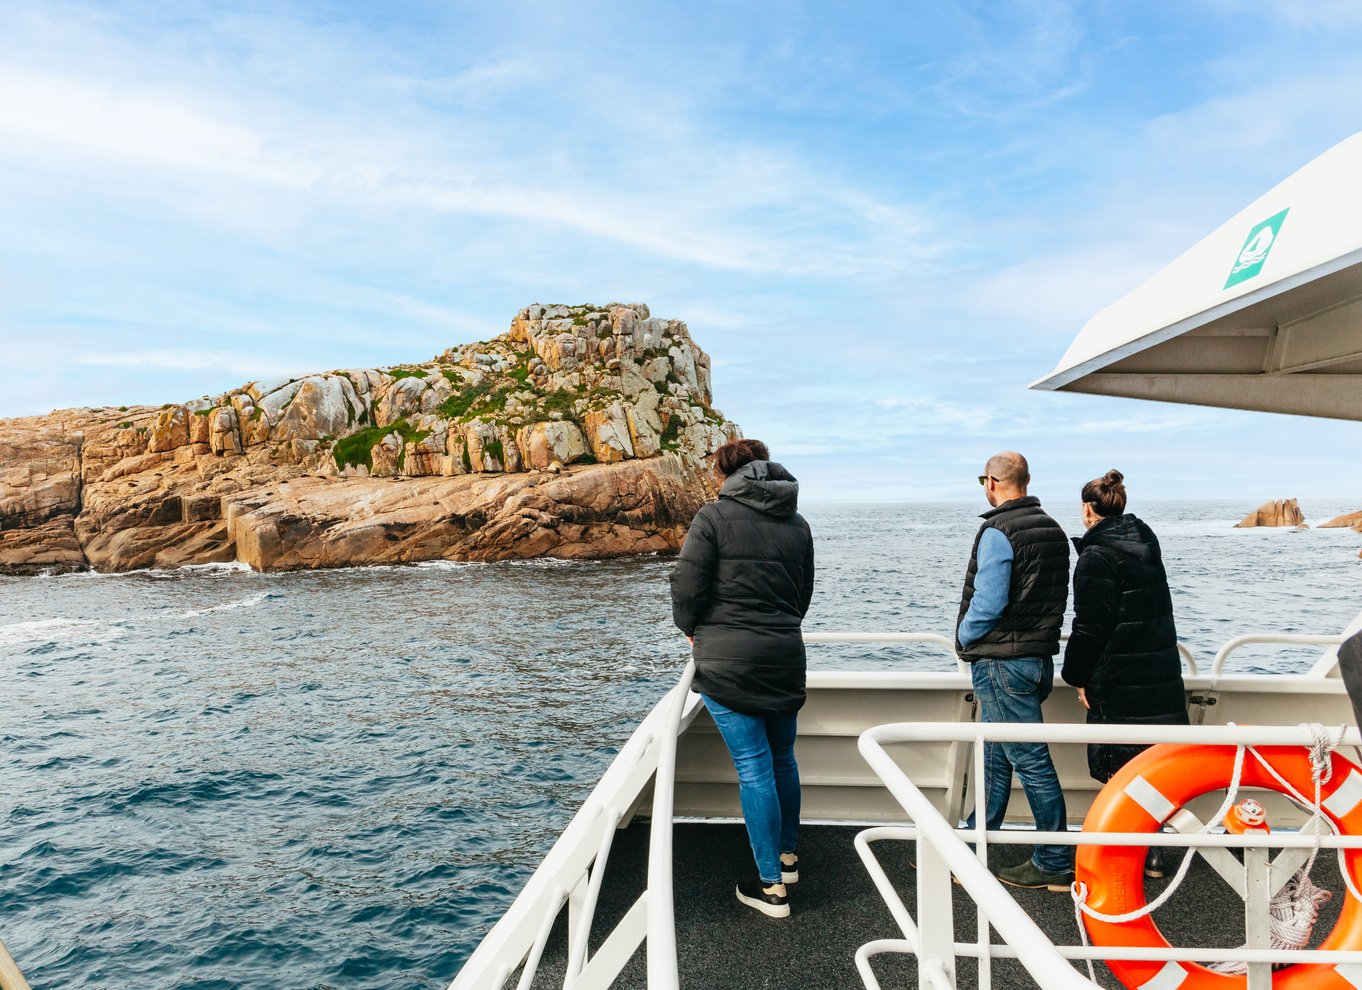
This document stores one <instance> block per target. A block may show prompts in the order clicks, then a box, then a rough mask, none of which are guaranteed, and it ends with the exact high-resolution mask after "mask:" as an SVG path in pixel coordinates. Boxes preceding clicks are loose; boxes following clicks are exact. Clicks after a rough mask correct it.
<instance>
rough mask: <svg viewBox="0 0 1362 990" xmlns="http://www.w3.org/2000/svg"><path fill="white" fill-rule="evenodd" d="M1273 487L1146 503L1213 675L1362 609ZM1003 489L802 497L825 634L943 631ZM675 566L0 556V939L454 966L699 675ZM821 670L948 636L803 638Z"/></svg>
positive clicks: (63, 983)
mask: <svg viewBox="0 0 1362 990" xmlns="http://www.w3.org/2000/svg"><path fill="white" fill-rule="evenodd" d="M1253 507H1254V505H1252V504H1247V503H1241V502H1223V503H1220V502H1151V503H1148V504H1145V505H1133V506H1132V509H1133V510H1134V511H1135V512H1137V514H1139V515H1140V516H1141V517H1142V518H1144V519H1145V520H1146V521H1148V522H1149V523H1150V524H1151V525H1152V526H1153V527H1154V529H1155V530H1156V531H1157V532H1158V534H1159V536H1160V538H1161V540H1162V543H1163V547H1164V553H1165V559H1166V562H1167V567H1168V571H1169V577H1170V582H1171V584H1172V586H1173V589H1174V602H1175V607H1176V610H1177V621H1178V628H1179V635H1180V638H1181V639H1182V641H1183V642H1184V643H1186V644H1187V646H1188V647H1189V648H1190V649H1191V650H1192V652H1193V654H1194V656H1195V657H1196V659H1197V660H1198V661H1199V662H1200V663H1201V664H1202V666H1203V668H1205V667H1207V666H1209V663H1210V660H1211V658H1212V656H1213V655H1214V653H1215V649H1216V647H1217V646H1218V645H1219V644H1220V643H1222V642H1223V641H1225V640H1227V639H1229V638H1230V637H1232V636H1236V635H1240V634H1243V633H1250V632H1267V631H1286V632H1338V631H1340V630H1342V628H1343V627H1344V626H1345V625H1346V624H1347V623H1348V622H1350V621H1351V620H1352V619H1353V618H1354V616H1355V615H1356V614H1357V612H1358V611H1359V609H1362V560H1359V559H1358V551H1359V549H1362V536H1359V535H1358V534H1356V533H1352V532H1350V531H1348V530H1313V529H1312V530H1305V531H1294V530H1261V529H1260V530H1236V529H1233V528H1232V526H1233V523H1234V522H1235V521H1236V520H1237V519H1239V518H1240V517H1242V516H1243V515H1244V514H1245V513H1246V512H1248V511H1249V510H1251V509H1252V508H1253ZM982 508H984V506H983V505H982V504H979V505H975V504H943V503H932V504H895V505H812V506H809V507H807V508H806V509H805V515H806V516H807V518H808V519H809V522H810V524H811V526H812V527H813V530H814V533H815V538H816V541H817V556H818V581H817V591H816V593H815V596H814V601H813V607H812V610H811V613H810V616H809V620H808V622H807V623H806V628H807V629H811V630H828V631H831V630H860V631H910V630H911V631H928V632H940V633H949V631H950V628H951V624H952V621H953V619H954V617H955V611H956V603H957V602H958V596H959V588H960V582H961V579H962V577H963V574H964V567H965V560H966V558H967V556H968V554H969V549H970V542H971V539H972V536H973V533H974V530H975V528H976V526H977V525H978V519H977V514H978V512H979V511H980V510H981V509H982ZM1356 508H1358V506H1357V504H1355V503H1352V502H1346V501H1343V500H1337V501H1329V500H1318V501H1313V502H1312V501H1307V502H1305V503H1303V504H1302V509H1304V511H1305V512H1306V515H1307V517H1308V518H1310V519H1312V520H1323V519H1325V518H1327V517H1328V516H1331V515H1334V514H1337V513H1341V512H1345V511H1350V510H1354V509H1356ZM1059 515H1060V514H1059V513H1057V517H1059ZM1070 515H1073V516H1075V517H1076V512H1075V513H1071V514H1070ZM1061 521H1062V522H1064V523H1065V524H1066V526H1067V527H1068V528H1069V529H1070V531H1071V532H1072V533H1075V534H1077V533H1078V532H1079V531H1080V528H1079V525H1078V523H1077V520H1076V518H1067V517H1065V518H1062V519H1061ZM670 568H671V561H670V560H669V559H667V558H665V557H647V558H641V559H632V560H616V561H601V562H585V563H584V562H562V561H551V560H546V561H535V562H526V563H502V564H454V563H433V564H424V565H415V566H411V567H374V568H361V569H354V570H346V571H330V572H306V573H292V574H272V575H264V574H256V573H253V572H251V571H248V570H243V569H239V568H236V567H231V566H209V567H197V568H186V569H183V570H179V571H144V572H139V573H134V574H127V575H118V576H101V575H93V574H76V575H66V576H60V577H46V578H41V577H40V578H0V602H2V603H3V607H2V609H0V670H3V673H4V676H5V683H6V686H7V690H6V691H5V696H4V698H5V700H4V704H3V706H0V940H3V941H4V943H5V944H6V945H7V947H8V948H9V950H10V952H11V953H12V954H13V955H14V956H15V958H16V960H17V961H18V963H19V965H20V967H21V968H22V969H23V970H24V972H25V974H26V975H27V977H28V978H29V981H30V982H31V983H32V984H33V985H34V986H35V987H62V988H71V990H74V988H96V987H98V988H122V987H133V986H136V987H139V988H141V990H159V988H172V987H174V988H184V987H194V988H203V990H207V988H223V990H226V988H237V987H251V988H253V987H262V988H263V987H279V988H303V987H316V988H323V987H346V988H350V987H362V988H412V987H422V988H439V987H444V986H446V985H447V984H448V983H449V981H450V980H451V979H452V978H453V976H454V974H455V973H456V972H457V970H458V968H459V965H460V964H461V962H462V961H463V960H464V959H465V958H466V957H467V956H468V954H469V953H470V952H471V951H472V949H473V948H474V946H476V944H477V942H478V940H479V939H480V938H481V937H482V935H483V934H484V933H485V932H486V930H487V929H488V927H490V925H491V924H492V923H493V922H494V921H495V920H496V918H497V917H498V916H499V915H500V914H501V912H502V911H503V910H504V909H505V907H506V906H507V905H508V904H509V903H510V901H511V899H512V898H513V897H514V896H515V894H516V892H517V891H518V890H519V889H520V887H521V886H522V885H523V884H524V882H525V880H526V879H527V878H528V877H529V875H530V873H531V872H532V871H533V869H534V867H535V865H536V864H537V862H538V861H539V859H540V857H541V856H542V854H543V853H544V852H545V851H546V850H547V849H548V847H549V846H550V845H551V844H552V842H553V840H554V838H555V837H556V835H557V833H558V832H559V830H560V829H561V828H562V827H563V825H565V824H566V822H567V821H568V819H569V818H570V817H571V815H572V813H573V811H574V810H575V809H576V807H577V805H578V804H579V803H580V802H581V800H582V799H583V797H585V795H586V794H587V792H588V791H589V790H590V788H591V786H592V785H593V784H594V782H595V780H596V778H597V776H598V775H599V774H600V772H601V771H602V770H603V769H604V767H605V766H606V765H607V764H608V762H609V761H610V759H611V757H612V756H613V755H614V753H615V752H616V750H617V749H618V747H619V746H620V745H621V744H622V743H623V742H624V740H625V739H626V738H627V737H628V735H629V733H630V732H631V731H632V729H633V727H634V725H635V724H636V723H637V721H638V720H639V719H640V718H641V717H642V715H643V714H644V713H645V712H646V711H647V710H648V708H649V707H650V706H651V705H652V704H653V703H654V702H655V701H656V700H657V698H659V697H660V696H661V695H662V694H663V693H664V692H665V691H666V689H667V688H668V686H669V685H670V684H672V683H673V682H674V680H675V678H676V677H677V676H678V675H679V673H680V671H681V668H682V667H683V665H684V663H685V660H686V648H685V642H684V640H683V639H682V638H681V636H680V634H679V633H678V632H677V631H676V630H675V629H674V628H673V626H672V625H671V615H670V607H669V603H668V598H667V581H666V579H667V574H668V572H669V570H670ZM1318 652H1319V651H1318V650H1317V649H1314V648H1306V649H1296V650H1293V651H1285V652H1283V651H1280V650H1273V649H1268V648H1258V649H1254V650H1246V651H1244V652H1242V653H1240V654H1236V655H1235V658H1234V659H1233V660H1232V661H1231V664H1230V666H1229V668H1228V669H1230V670H1237V671H1246V672H1247V671H1275V670H1283V669H1290V670H1303V669H1305V668H1307V667H1308V666H1309V664H1310V663H1311V662H1312V661H1313V659H1314V658H1315V657H1316V656H1317V655H1318ZM810 666H811V667H812V668H814V669H818V668H824V669H828V668H844V669H845V668H883V669H902V670H931V669H942V670H944V669H950V668H951V660H950V658H949V657H948V656H946V655H945V654H943V653H940V652H939V651H938V652H933V651H932V650H930V649H926V648H906V647H883V648H865V647H810Z"/></svg>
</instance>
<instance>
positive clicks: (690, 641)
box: [686, 636, 695, 646]
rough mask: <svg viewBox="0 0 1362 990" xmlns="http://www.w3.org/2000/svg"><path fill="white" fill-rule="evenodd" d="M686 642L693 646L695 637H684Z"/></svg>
mask: <svg viewBox="0 0 1362 990" xmlns="http://www.w3.org/2000/svg"><path fill="white" fill-rule="evenodd" d="M686 642H687V643H689V644H690V645H691V646H694V645H695V637H694V636H687V637H686Z"/></svg>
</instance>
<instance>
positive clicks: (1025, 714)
mask: <svg viewBox="0 0 1362 990" xmlns="http://www.w3.org/2000/svg"><path fill="white" fill-rule="evenodd" d="M970 667H971V670H970V675H971V677H972V678H973V680H974V697H975V698H976V699H977V700H978V702H979V717H980V720H981V721H984V722H1043V721H1045V719H1044V717H1043V716H1042V715H1041V711H1040V705H1041V702H1043V701H1044V700H1045V699H1046V698H1047V697H1049V696H1050V686H1051V683H1052V682H1053V681H1054V676H1055V666H1054V661H1053V660H1051V659H1050V658H1049V657H1044V658H1040V659H1014V660H976V661H975V662H974V663H973V664H971V665H970ZM1014 768H1015V769H1016V771H1017V776H1018V777H1019V778H1021V784H1022V790H1023V791H1025V792H1026V800H1027V801H1028V802H1029V803H1030V805H1031V814H1032V816H1033V817H1034V818H1035V819H1036V828H1038V829H1040V830H1041V831H1042V832H1063V831H1066V827H1065V826H1066V819H1065V808H1064V791H1063V790H1061V789H1060V786H1059V774H1057V773H1056V772H1055V765H1054V762H1053V761H1052V760H1051V759H1050V748H1049V747H1048V746H1046V745H1045V744H1044V743H1018V742H1008V743H985V744H984V779H985V781H986V783H987V786H986V788H985V793H986V795H987V800H986V802H985V804H984V807H985V808H987V809H988V812H987V815H988V828H989V829H990V830H996V829H1000V828H1002V827H1003V817H1004V816H1005V815H1006V814H1007V799H1008V798H1009V797H1010V796H1011V794H1012V771H1013V769H1014ZM978 791H979V785H978V784H977V783H976V784H975V794H976V795H977V794H978ZM975 804H976V806H977V804H978V797H977V796H976V798H975ZM969 820H970V824H971V825H973V823H974V815H973V814H971V815H970V819H969ZM1031 858H1032V861H1033V862H1034V863H1035V864H1036V866H1038V867H1040V869H1042V870H1044V871H1045V872H1046V873H1067V872H1068V871H1069V870H1072V869H1073V868H1074V850H1073V847H1072V846H1036V851H1035V853H1034V854H1033V855H1032V857H1031Z"/></svg>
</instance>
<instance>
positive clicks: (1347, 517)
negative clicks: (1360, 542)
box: [1316, 512, 1362, 533]
mask: <svg viewBox="0 0 1362 990" xmlns="http://www.w3.org/2000/svg"><path fill="white" fill-rule="evenodd" d="M1316 529H1351V530H1354V531H1355V532H1358V533H1362V512H1346V513H1344V514H1343V515H1341V516H1334V518H1332V519H1330V520H1329V521H1328V522H1322V523H1320V524H1319V525H1318V526H1317V527H1316Z"/></svg>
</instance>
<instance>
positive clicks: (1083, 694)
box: [1078, 688, 1092, 711]
mask: <svg viewBox="0 0 1362 990" xmlns="http://www.w3.org/2000/svg"><path fill="white" fill-rule="evenodd" d="M1078 700H1079V701H1081V702H1082V703H1083V707H1084V708H1086V709H1088V710H1089V711H1091V710H1092V705H1090V704H1088V692H1087V691H1085V690H1084V689H1083V688H1079V689H1078Z"/></svg>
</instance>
